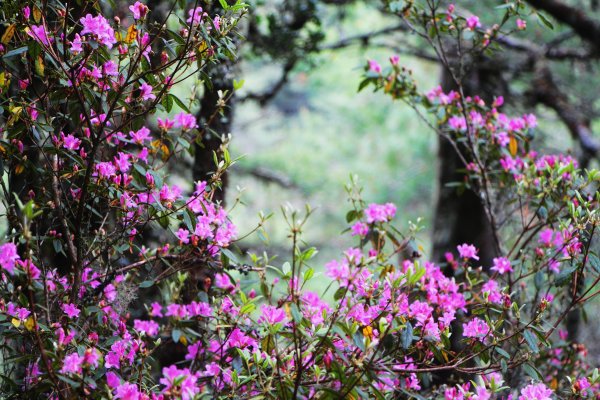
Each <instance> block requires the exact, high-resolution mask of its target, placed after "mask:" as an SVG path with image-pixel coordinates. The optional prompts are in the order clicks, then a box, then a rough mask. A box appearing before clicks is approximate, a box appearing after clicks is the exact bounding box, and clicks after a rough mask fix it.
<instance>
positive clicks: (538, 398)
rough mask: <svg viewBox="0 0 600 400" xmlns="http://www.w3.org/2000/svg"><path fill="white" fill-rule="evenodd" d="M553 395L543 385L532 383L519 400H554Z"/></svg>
mask: <svg viewBox="0 0 600 400" xmlns="http://www.w3.org/2000/svg"><path fill="white" fill-rule="evenodd" d="M552 393H553V392H552V390H551V389H549V388H548V387H546V385H544V384H543V383H537V384H533V383H532V384H530V385H528V386H526V387H524V388H523V390H521V395H520V396H519V400H552V398H551V397H550V396H552Z"/></svg>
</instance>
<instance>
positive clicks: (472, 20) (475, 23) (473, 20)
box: [467, 15, 481, 31]
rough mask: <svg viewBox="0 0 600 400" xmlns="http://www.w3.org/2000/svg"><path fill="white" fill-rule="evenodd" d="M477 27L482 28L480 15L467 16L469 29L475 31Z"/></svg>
mask: <svg viewBox="0 0 600 400" xmlns="http://www.w3.org/2000/svg"><path fill="white" fill-rule="evenodd" d="M475 28H481V22H479V17H478V16H476V15H471V16H470V17H469V18H467V29H468V30H470V31H473V30H475Z"/></svg>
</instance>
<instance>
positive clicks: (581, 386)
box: [574, 378, 592, 392]
mask: <svg viewBox="0 0 600 400" xmlns="http://www.w3.org/2000/svg"><path fill="white" fill-rule="evenodd" d="M590 386H592V385H590V382H589V381H588V380H587V378H579V379H577V381H575V385H574V387H575V389H576V390H577V391H579V392H583V391H584V390H586V389H588V388H589V387H590Z"/></svg>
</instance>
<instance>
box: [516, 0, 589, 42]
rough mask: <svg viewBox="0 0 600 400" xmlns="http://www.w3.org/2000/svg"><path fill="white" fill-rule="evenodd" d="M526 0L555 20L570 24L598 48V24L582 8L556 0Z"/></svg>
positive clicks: (577, 32)
mask: <svg viewBox="0 0 600 400" xmlns="http://www.w3.org/2000/svg"><path fill="white" fill-rule="evenodd" d="M527 2H528V3H529V4H531V5H532V6H533V7H535V8H538V9H540V10H543V11H545V12H547V13H548V14H550V15H551V16H553V17H554V18H555V19H556V20H557V21H559V22H561V23H563V24H565V25H568V26H570V27H571V28H573V31H574V32H575V33H576V34H577V35H578V36H579V37H580V38H582V39H584V40H586V41H587V42H589V43H590V44H591V45H592V46H594V47H595V48H596V50H599V49H600V47H599V46H600V24H599V23H598V21H596V20H593V19H591V18H589V17H588V16H587V15H586V13H585V12H584V10H582V9H580V8H575V7H572V6H570V5H567V4H564V3H563V2H561V1H558V0H527Z"/></svg>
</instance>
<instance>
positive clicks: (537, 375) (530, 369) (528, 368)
mask: <svg viewBox="0 0 600 400" xmlns="http://www.w3.org/2000/svg"><path fill="white" fill-rule="evenodd" d="M523 369H524V370H525V373H526V374H527V375H529V376H530V377H532V378H533V379H536V380H541V379H542V375H541V374H540V373H539V372H538V370H537V369H535V367H534V366H533V365H531V364H529V363H527V364H523Z"/></svg>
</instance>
